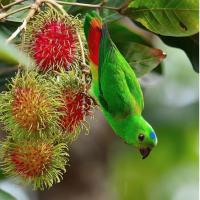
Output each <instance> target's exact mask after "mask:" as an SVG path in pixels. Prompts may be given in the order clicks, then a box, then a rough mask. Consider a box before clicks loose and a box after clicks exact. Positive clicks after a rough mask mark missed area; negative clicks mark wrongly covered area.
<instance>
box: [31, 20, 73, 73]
mask: <svg viewBox="0 0 200 200" xmlns="http://www.w3.org/2000/svg"><path fill="white" fill-rule="evenodd" d="M76 42H77V35H76V32H75V30H74V29H73V27H71V26H70V25H66V24H65V23H63V22H61V21H51V22H48V23H46V24H45V25H44V26H43V28H42V29H41V30H39V31H37V33H35V40H34V42H33V46H32V49H33V57H34V59H35V61H36V64H37V65H38V67H39V70H41V71H48V70H52V68H53V70H55V71H59V69H60V68H62V69H69V66H70V65H71V64H72V63H73V62H74V61H75V60H76V52H77V48H76Z"/></svg>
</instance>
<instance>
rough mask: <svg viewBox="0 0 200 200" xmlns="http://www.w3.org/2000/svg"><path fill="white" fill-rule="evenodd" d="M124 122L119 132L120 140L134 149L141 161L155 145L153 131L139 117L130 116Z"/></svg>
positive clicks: (155, 138) (155, 140) (155, 139)
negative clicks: (140, 156) (138, 153)
mask: <svg viewBox="0 0 200 200" xmlns="http://www.w3.org/2000/svg"><path fill="white" fill-rule="evenodd" d="M125 121H126V122H125V124H123V127H122V129H121V130H120V132H121V137H122V139H123V140H124V142H125V143H128V144H130V145H133V146H134V147H136V148H137V149H138V150H139V152H140V154H141V155H142V158H143V159H144V158H146V157H147V156H148V155H149V154H150V152H151V150H152V149H153V148H154V147H155V146H156V145H157V142H158V141H157V137H156V134H155V131H154V130H153V128H152V127H151V125H150V124H149V123H148V122H147V121H146V120H145V119H144V118H143V117H142V116H141V115H134V116H130V117H128V118H126V120H125ZM118 130H119V129H118ZM116 132H117V130H116Z"/></svg>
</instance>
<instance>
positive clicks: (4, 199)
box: [0, 189, 16, 200]
mask: <svg viewBox="0 0 200 200" xmlns="http://www.w3.org/2000/svg"><path fill="white" fill-rule="evenodd" d="M0 199H1V200H16V198H14V197H13V196H12V195H11V194H9V193H7V192H5V191H3V190H1V189H0Z"/></svg>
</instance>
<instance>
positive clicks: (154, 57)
mask: <svg viewBox="0 0 200 200" xmlns="http://www.w3.org/2000/svg"><path fill="white" fill-rule="evenodd" d="M117 46H118V48H119V50H120V52H121V53H122V54H123V55H124V57H125V58H126V60H127V61H128V62H129V64H130V66H131V67H132V68H133V70H134V72H135V74H136V76H137V77H141V76H144V75H145V74H147V73H149V72H151V71H152V70H153V69H154V68H155V67H157V66H158V65H159V64H160V62H161V61H162V60H163V59H164V58H165V57H166V55H165V53H163V51H162V50H160V49H156V48H151V47H149V46H145V45H142V44H139V43H135V42H123V43H121V44H120V43H118V44H117Z"/></svg>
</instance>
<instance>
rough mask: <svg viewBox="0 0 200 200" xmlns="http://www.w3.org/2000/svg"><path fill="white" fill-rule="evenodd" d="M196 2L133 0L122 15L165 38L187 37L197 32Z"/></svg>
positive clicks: (191, 0)
mask: <svg viewBox="0 0 200 200" xmlns="http://www.w3.org/2000/svg"><path fill="white" fill-rule="evenodd" d="M198 8H199V5H198V0H170V1H169V0H156V1H152V0H143V1H142V0H133V1H132V2H131V3H130V4H129V5H128V7H127V8H125V9H124V10H122V13H123V14H124V15H127V16H129V17H130V18H131V19H133V20H136V21H138V22H140V23H141V24H142V25H143V26H145V27H146V28H147V29H149V30H151V31H152V32H155V33H157V34H161V35H166V36H189V35H194V34H195V33H197V32H198V31H199V21H198V19H199V17H198V16H199V11H198Z"/></svg>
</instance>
